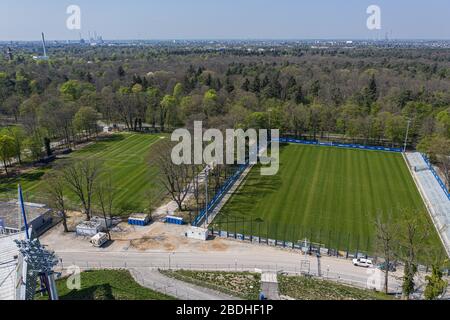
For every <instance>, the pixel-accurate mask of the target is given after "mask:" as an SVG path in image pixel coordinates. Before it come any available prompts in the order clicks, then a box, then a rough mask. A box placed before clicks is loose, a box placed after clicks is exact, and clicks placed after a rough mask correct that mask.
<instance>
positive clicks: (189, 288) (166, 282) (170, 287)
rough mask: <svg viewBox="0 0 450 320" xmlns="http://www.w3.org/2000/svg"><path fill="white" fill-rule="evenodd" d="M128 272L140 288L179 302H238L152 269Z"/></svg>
mask: <svg viewBox="0 0 450 320" xmlns="http://www.w3.org/2000/svg"><path fill="white" fill-rule="evenodd" d="M130 272H131V274H132V276H133V278H134V279H135V280H136V281H137V282H138V283H139V284H141V285H142V286H144V287H147V288H150V289H152V290H155V291H158V292H161V293H164V294H167V295H170V296H172V297H175V298H178V299H181V300H238V298H235V297H231V296H229V295H226V294H224V293H221V292H217V291H215V290H211V289H208V288H204V287H198V286H196V285H193V284H190V283H187V282H184V281H180V280H177V279H173V278H170V277H167V276H165V275H163V274H162V273H160V272H159V271H158V270H155V269H152V268H133V269H130Z"/></svg>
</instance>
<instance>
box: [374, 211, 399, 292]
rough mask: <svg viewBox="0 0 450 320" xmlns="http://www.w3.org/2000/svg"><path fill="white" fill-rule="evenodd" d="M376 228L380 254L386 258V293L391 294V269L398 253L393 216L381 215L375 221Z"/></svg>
mask: <svg viewBox="0 0 450 320" xmlns="http://www.w3.org/2000/svg"><path fill="white" fill-rule="evenodd" d="M375 228H376V247H377V251H378V253H379V254H380V255H381V256H382V257H383V258H384V263H385V267H384V270H383V272H384V292H385V293H386V294H388V293H389V271H390V270H389V269H390V266H391V264H392V261H393V260H394V258H395V253H396V248H397V246H396V244H397V240H396V233H397V230H396V226H395V222H394V221H393V219H392V215H391V214H389V215H388V216H387V217H383V215H382V214H381V213H379V214H378V215H377V217H376V220H375Z"/></svg>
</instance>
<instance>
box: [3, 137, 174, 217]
mask: <svg viewBox="0 0 450 320" xmlns="http://www.w3.org/2000/svg"><path fill="white" fill-rule="evenodd" d="M160 139H161V136H160V135H151V134H139V133H122V134H115V135H112V136H110V137H107V138H103V139H101V140H99V141H97V142H95V143H92V144H90V145H88V146H86V147H84V148H83V149H81V150H78V151H75V152H73V153H72V154H70V155H69V156H68V158H69V160H72V161H86V160H89V159H95V160H98V161H100V162H101V166H102V171H103V172H102V174H101V175H100V177H99V179H98V181H102V180H104V179H106V178H107V177H108V176H109V175H110V176H111V180H112V183H113V187H114V189H115V197H114V208H115V212H117V213H129V212H142V211H145V210H148V208H149V207H150V206H151V205H153V206H154V205H156V204H157V203H158V202H160V201H161V199H162V198H163V197H164V194H165V193H164V189H163V187H162V186H161V184H160V183H159V178H158V169H157V168H156V167H153V166H150V164H149V161H148V156H149V152H151V147H152V146H153V145H154V144H155V143H157V142H158V141H159V140H160ZM56 161H57V162H58V161H60V160H56ZM49 170H53V169H51V168H44V169H34V170H32V171H29V172H27V173H23V174H22V175H21V176H19V177H14V178H9V179H4V180H2V181H1V182H0V196H4V197H6V196H9V197H11V198H12V197H14V196H15V195H16V191H15V190H16V188H17V183H21V185H22V188H23V190H24V194H25V199H26V201H30V202H45V201H46V199H45V196H44V194H43V186H44V185H43V184H44V183H45V182H44V181H43V179H42V177H43V176H44V174H45V173H46V172H47V171H49ZM67 196H68V200H69V201H68V205H69V206H70V208H74V209H79V204H78V203H77V201H76V197H75V195H74V194H72V193H70V192H69V191H68V193H67Z"/></svg>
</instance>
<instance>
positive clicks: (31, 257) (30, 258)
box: [14, 184, 58, 300]
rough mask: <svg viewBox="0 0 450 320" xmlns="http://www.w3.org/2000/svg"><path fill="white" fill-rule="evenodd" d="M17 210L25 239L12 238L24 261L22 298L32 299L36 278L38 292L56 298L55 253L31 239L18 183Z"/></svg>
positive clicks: (52, 298)
mask: <svg viewBox="0 0 450 320" xmlns="http://www.w3.org/2000/svg"><path fill="white" fill-rule="evenodd" d="M17 191H18V200H19V212H21V214H22V218H23V223H24V228H25V236H26V239H25V240H14V242H15V243H16V244H17V246H18V247H19V253H20V254H21V255H22V257H23V260H24V261H25V262H26V269H27V273H28V274H27V275H26V283H25V285H26V287H27V288H26V291H27V293H26V294H25V296H24V298H25V299H27V300H28V299H30V300H31V299H33V298H34V294H35V292H36V281H35V280H36V278H37V277H39V278H40V282H41V290H39V292H47V293H48V297H49V299H50V300H58V292H57V290H56V283H55V278H54V272H53V268H54V267H55V266H56V265H57V264H58V258H57V257H56V255H55V253H54V252H52V251H48V250H46V249H45V248H44V246H42V245H41V243H40V242H39V240H38V239H32V233H31V232H30V230H29V229H28V222H27V215H26V212H25V205H24V201H23V194H22V188H21V186H20V184H19V185H18V187H17Z"/></svg>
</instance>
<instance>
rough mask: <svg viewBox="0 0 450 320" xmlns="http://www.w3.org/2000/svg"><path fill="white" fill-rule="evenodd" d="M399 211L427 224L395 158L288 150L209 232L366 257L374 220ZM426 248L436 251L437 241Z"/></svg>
mask: <svg viewBox="0 0 450 320" xmlns="http://www.w3.org/2000/svg"><path fill="white" fill-rule="evenodd" d="M400 209H410V210H413V211H414V212H417V213H418V214H419V215H420V219H421V221H422V223H424V224H431V222H430V221H429V218H428V216H427V211H426V208H425V206H424V204H423V201H422V199H421V197H420V194H419V192H418V191H417V188H416V186H415V185H414V181H413V179H412V177H411V176H410V173H409V172H408V168H407V166H406V164H405V162H404V160H403V158H402V155H401V154H399V153H398V154H397V153H388V152H377V151H363V150H353V149H339V148H333V147H319V146H304V145H294V144H289V145H283V146H282V147H281V151H280V170H279V172H278V174H277V175H275V176H261V175H260V170H259V168H258V166H255V167H254V168H253V169H252V170H251V172H250V173H249V175H248V177H247V178H246V180H245V182H244V183H243V185H242V186H241V187H240V188H239V189H238V191H237V192H236V193H235V194H234V195H233V196H232V197H231V199H230V200H229V202H228V203H227V204H226V205H225V207H224V208H223V209H222V211H221V213H220V214H219V216H218V217H217V218H216V219H215V221H214V227H215V228H217V229H221V230H226V229H228V231H230V232H234V231H236V232H237V233H245V234H246V235H250V234H252V235H254V236H259V235H261V237H270V238H271V239H276V240H286V241H293V242H297V241H299V240H302V239H303V238H308V239H310V240H312V241H314V242H318V243H321V244H323V245H324V246H329V247H332V248H338V249H341V250H345V249H349V250H358V249H359V250H360V251H363V250H368V251H370V250H372V249H373V245H374V243H373V242H374V235H375V227H374V221H375V218H376V216H377V214H379V213H381V214H383V215H387V214H388V213H392V214H394V215H395V214H397V213H398V211H399V210H400ZM431 229H432V230H433V231H434V229H433V228H432V227H431ZM430 242H431V243H433V244H435V245H438V246H440V242H439V239H438V237H437V235H436V234H435V233H433V235H432V236H431V237H430Z"/></svg>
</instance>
